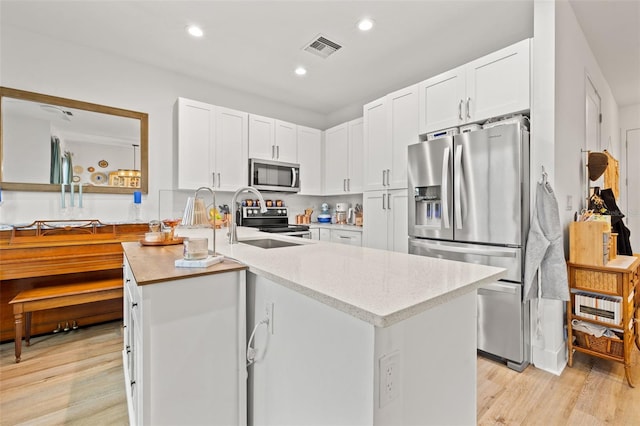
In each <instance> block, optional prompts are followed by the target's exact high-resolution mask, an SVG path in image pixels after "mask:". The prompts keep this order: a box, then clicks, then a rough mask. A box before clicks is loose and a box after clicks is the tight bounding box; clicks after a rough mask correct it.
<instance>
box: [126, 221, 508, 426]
mask: <svg viewBox="0 0 640 426" xmlns="http://www.w3.org/2000/svg"><path fill="white" fill-rule="evenodd" d="M222 231H223V232H220V231H218V233H217V235H218V238H216V249H217V251H218V252H219V253H221V254H223V255H225V256H227V257H229V258H232V259H236V260H238V261H240V262H242V263H243V264H244V265H246V266H247V267H248V273H247V336H251V335H252V334H254V338H253V340H252V342H251V347H252V348H255V349H252V350H250V352H254V351H255V355H254V358H255V362H253V364H252V365H251V366H250V367H249V383H248V406H249V413H248V416H249V417H248V421H249V424H305V425H326V424H332V425H337V424H344V425H356V424H362V425H382V424H394V425H401V424H475V420H476V303H477V302H476V289H477V288H478V287H479V286H480V285H482V284H485V283H488V282H491V281H495V280H497V279H499V278H500V277H501V276H502V274H503V273H504V270H503V269H501V268H494V267H488V266H482V265H473V264H467V263H460V262H453V261H445V260H439V259H433V258H427V257H420V256H413V255H406V254H400V253H394V252H389V251H383V250H374V249H368V248H361V247H353V246H348V245H341V244H333V243H328V242H322V241H310V240H305V239H297V238H293V237H281V236H274V235H273V234H270V235H267V234H262V233H259V232H257V231H255V230H252V229H247V228H239V229H238V235H239V240H240V243H238V244H234V245H229V244H228V243H227V242H226V238H225V235H224V234H225V233H226V232H224V231H225V230H222ZM178 234H179V235H181V236H186V237H189V236H204V237H209V238H210V237H211V230H198V229H179V230H178ZM259 238H268V239H278V240H283V241H290V242H294V243H297V245H295V246H289V247H279V248H270V249H265V248H260V247H256V246H253V245H249V244H245V243H242V241H243V240H249V239H259ZM210 245H211V243H210ZM125 251H126V248H125Z"/></svg>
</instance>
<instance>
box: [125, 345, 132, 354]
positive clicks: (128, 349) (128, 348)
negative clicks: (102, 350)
mask: <svg viewBox="0 0 640 426" xmlns="http://www.w3.org/2000/svg"><path fill="white" fill-rule="evenodd" d="M126 349H127V353H128V354H129V353H131V346H129V345H127V348H126Z"/></svg>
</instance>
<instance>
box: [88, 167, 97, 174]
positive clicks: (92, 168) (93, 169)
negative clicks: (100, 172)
mask: <svg viewBox="0 0 640 426" xmlns="http://www.w3.org/2000/svg"><path fill="white" fill-rule="evenodd" d="M87 171H88V172H89V173H93V172H95V171H96V169H95V167H92V166H89V167H87Z"/></svg>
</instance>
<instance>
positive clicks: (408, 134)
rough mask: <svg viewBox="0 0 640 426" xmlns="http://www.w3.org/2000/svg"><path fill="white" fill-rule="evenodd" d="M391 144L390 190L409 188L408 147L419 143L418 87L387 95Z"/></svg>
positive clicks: (414, 86)
mask: <svg viewBox="0 0 640 426" xmlns="http://www.w3.org/2000/svg"><path fill="white" fill-rule="evenodd" d="M387 103H388V105H389V107H388V113H389V116H388V122H389V134H390V139H389V141H388V142H387V143H390V144H391V158H390V161H391V167H390V170H389V172H388V173H389V176H388V183H389V187H390V188H406V187H407V146H409V145H411V144H414V143H417V142H419V138H418V133H419V131H420V129H419V125H418V118H419V111H418V85H413V86H409V87H407V88H405V89H402V90H398V91H396V92H394V93H391V94H389V95H387Z"/></svg>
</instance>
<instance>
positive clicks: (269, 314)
mask: <svg viewBox="0 0 640 426" xmlns="http://www.w3.org/2000/svg"><path fill="white" fill-rule="evenodd" d="M274 307H275V303H273V302H267V303H266V304H265V307H264V308H265V316H266V317H267V319H268V320H269V325H268V329H269V334H273V322H274V321H273V320H274V318H273V310H274V309H273V308H274Z"/></svg>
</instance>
